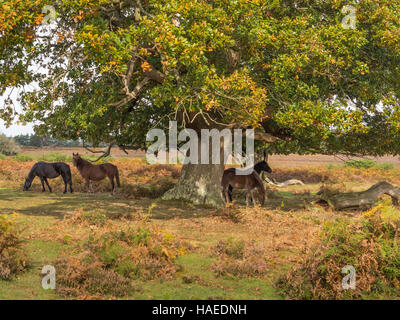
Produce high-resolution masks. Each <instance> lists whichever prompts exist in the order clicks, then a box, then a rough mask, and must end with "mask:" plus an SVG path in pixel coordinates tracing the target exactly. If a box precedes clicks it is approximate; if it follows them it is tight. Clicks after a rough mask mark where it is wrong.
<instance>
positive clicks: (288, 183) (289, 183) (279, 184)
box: [264, 177, 304, 188]
mask: <svg viewBox="0 0 400 320" xmlns="http://www.w3.org/2000/svg"><path fill="white" fill-rule="evenodd" d="M264 180H265V181H266V182H267V183H268V184H270V185H272V186H275V187H279V188H280V187H286V186H292V185H295V184H300V185H302V186H304V183H303V181H301V180H297V179H289V180H286V181H284V182H277V181H272V180H271V179H269V178H268V177H264Z"/></svg>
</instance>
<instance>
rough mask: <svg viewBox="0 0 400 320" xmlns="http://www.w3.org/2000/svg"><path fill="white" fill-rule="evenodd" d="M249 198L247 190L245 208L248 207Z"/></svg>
mask: <svg viewBox="0 0 400 320" xmlns="http://www.w3.org/2000/svg"><path fill="white" fill-rule="evenodd" d="M249 196H250V191H249V190H247V192H246V206H247V207H248V206H249Z"/></svg>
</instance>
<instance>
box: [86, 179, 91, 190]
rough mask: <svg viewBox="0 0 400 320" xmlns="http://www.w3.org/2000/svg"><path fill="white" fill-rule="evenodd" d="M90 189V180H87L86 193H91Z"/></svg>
mask: <svg viewBox="0 0 400 320" xmlns="http://www.w3.org/2000/svg"><path fill="white" fill-rule="evenodd" d="M90 188H91V185H90V180H89V179H87V180H86V191H87V192H89V193H90Z"/></svg>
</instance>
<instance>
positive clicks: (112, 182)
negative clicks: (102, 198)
mask: <svg viewBox="0 0 400 320" xmlns="http://www.w3.org/2000/svg"><path fill="white" fill-rule="evenodd" d="M108 179H109V180H110V182H111V195H113V194H114V190H115V185H114V176H112V175H110V176H108Z"/></svg>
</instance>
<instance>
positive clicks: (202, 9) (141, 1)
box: [0, 0, 400, 155]
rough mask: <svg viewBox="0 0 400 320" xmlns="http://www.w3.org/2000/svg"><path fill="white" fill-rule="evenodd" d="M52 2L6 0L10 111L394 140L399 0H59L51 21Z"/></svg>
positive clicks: (64, 125)
mask: <svg viewBox="0 0 400 320" xmlns="http://www.w3.org/2000/svg"><path fill="white" fill-rule="evenodd" d="M47 4H48V3H47V2H46V1H44V0H23V1H22V0H5V1H2V3H1V4H0V7H1V10H0V66H1V70H2V73H1V75H0V86H1V93H4V92H5V90H6V89H7V88H12V87H20V88H23V90H21V91H20V92H21V94H20V96H19V98H20V101H21V104H22V106H23V110H22V112H21V114H19V115H16V113H15V111H14V110H13V107H12V103H11V101H9V100H6V101H7V103H6V104H5V105H4V106H2V109H1V113H0V116H1V117H2V118H3V119H6V120H9V119H11V118H13V117H15V116H19V117H20V119H21V120H23V121H38V122H39V125H38V126H37V127H36V130H37V132H38V133H40V134H43V135H52V136H54V137H56V138H66V139H73V140H76V139H83V140H85V141H88V142H92V143H93V144H95V145H96V144H98V143H100V142H107V143H114V144H115V145H119V146H120V147H122V148H141V147H144V146H145V134H146V132H147V131H148V130H149V129H150V128H152V127H155V126H158V127H162V126H165V125H166V121H167V120H168V119H174V118H178V119H180V124H181V125H182V126H190V124H191V123H193V120H194V119H198V118H202V119H203V123H206V124H207V125H209V126H210V127H213V126H214V125H215V126H216V125H223V126H227V127H228V128H256V129H257V130H258V132H260V133H261V136H262V139H263V140H264V141H267V142H274V144H273V146H272V150H273V151H275V152H283V153H288V152H298V153H303V152H319V153H328V154H332V153H349V154H376V155H380V154H399V153H400V135H399V131H400V106H399V98H400V82H399V79H400V14H399V12H400V1H398V0H363V1H341V0H330V1H328V0H298V1H290V0H273V1H272V0H271V1H265V0H252V1H249V0H212V1H211V0H196V1H193V0H62V1H61V0H59V1H55V2H54V4H53V5H54V7H55V10H56V13H57V15H56V19H55V20H54V21H52V22H51V23H50V24H47V25H43V24H42V22H43V20H44V18H45V16H46V13H42V8H43V7H44V6H45V5H47ZM345 5H353V6H354V7H355V9H356V18H357V23H356V28H355V29H345V28H343V26H342V19H343V17H344V14H343V13H342V8H343V7H344V6H345ZM32 83H34V84H36V87H35V88H32V87H30V86H29V84H32ZM275 137H276V138H279V139H280V140H277V139H275Z"/></svg>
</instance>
